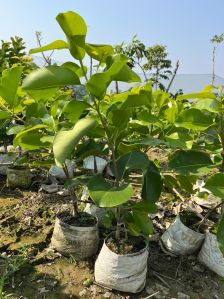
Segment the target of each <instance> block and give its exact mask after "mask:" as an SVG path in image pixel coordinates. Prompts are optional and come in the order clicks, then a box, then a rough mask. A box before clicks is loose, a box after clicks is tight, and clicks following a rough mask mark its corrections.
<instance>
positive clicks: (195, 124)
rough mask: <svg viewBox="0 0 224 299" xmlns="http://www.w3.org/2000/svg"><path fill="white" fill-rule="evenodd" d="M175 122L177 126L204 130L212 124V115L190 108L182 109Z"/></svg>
mask: <svg viewBox="0 0 224 299" xmlns="http://www.w3.org/2000/svg"><path fill="white" fill-rule="evenodd" d="M175 124H176V126H177V127H182V128H186V129H193V130H199V131H204V130H206V129H207V128H208V127H210V126H211V125H212V124H213V117H212V116H210V115H207V114H205V113H203V112H201V111H200V110H198V109H194V108H192V109H188V110H185V111H183V112H182V113H181V114H180V115H179V117H178V118H177V120H176V122H175Z"/></svg>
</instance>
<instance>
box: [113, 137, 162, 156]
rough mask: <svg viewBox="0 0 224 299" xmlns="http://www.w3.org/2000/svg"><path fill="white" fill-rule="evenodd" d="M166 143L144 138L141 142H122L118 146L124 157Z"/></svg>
mask: <svg viewBox="0 0 224 299" xmlns="http://www.w3.org/2000/svg"><path fill="white" fill-rule="evenodd" d="M163 143H164V142H163V141H162V140H160V139H157V138H144V139H140V140H130V141H129V142H121V143H120V144H119V146H118V151H119V153H120V154H122V155H124V154H126V153H129V152H132V151H137V150H140V149H143V148H148V147H152V146H153V147H157V146H159V145H161V144H163Z"/></svg>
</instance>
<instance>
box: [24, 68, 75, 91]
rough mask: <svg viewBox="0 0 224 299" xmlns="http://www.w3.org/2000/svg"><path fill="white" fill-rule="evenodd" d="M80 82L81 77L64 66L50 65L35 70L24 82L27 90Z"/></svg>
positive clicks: (52, 87) (53, 87) (51, 87)
mask: <svg viewBox="0 0 224 299" xmlns="http://www.w3.org/2000/svg"><path fill="white" fill-rule="evenodd" d="M75 84H80V80H79V77H78V76H77V75H76V74H75V73H74V72H72V71H71V70H69V69H68V68H65V67H62V66H55V65H53V66H48V67H43V68H39V69H36V70H34V71H33V72H32V73H30V74H29V75H28V76H27V77H26V79H25V80H24V82H23V86H22V87H23V89H24V90H27V91H30V90H31V91H32V90H44V89H55V88H60V87H64V86H66V85H75Z"/></svg>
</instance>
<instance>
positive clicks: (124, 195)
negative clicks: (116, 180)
mask: <svg viewBox="0 0 224 299" xmlns="http://www.w3.org/2000/svg"><path fill="white" fill-rule="evenodd" d="M88 188H89V194H90V197H91V198H92V199H93V201H94V202H95V204H96V205H97V206H99V207H102V208H103V207H104V208H111V207H116V206H119V205H122V204H124V203H126V202H128V201H129V200H130V199H131V196H132V193H133V190H132V186H131V184H128V185H122V186H119V187H115V186H113V185H111V184H109V183H108V182H107V181H106V180H105V179H104V178H103V176H102V175H96V176H94V177H93V178H92V179H91V180H90V182H89V184H88Z"/></svg>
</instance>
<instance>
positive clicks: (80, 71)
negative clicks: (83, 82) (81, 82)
mask: <svg viewBox="0 0 224 299" xmlns="http://www.w3.org/2000/svg"><path fill="white" fill-rule="evenodd" d="M61 66H63V67H66V68H68V69H69V70H71V71H72V72H74V73H75V74H76V75H77V76H78V77H79V78H81V77H84V76H85V75H86V73H87V67H86V66H84V71H83V69H82V68H81V67H80V66H79V65H78V64H76V63H74V62H70V61H68V62H65V63H63V64H62V65H61Z"/></svg>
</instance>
